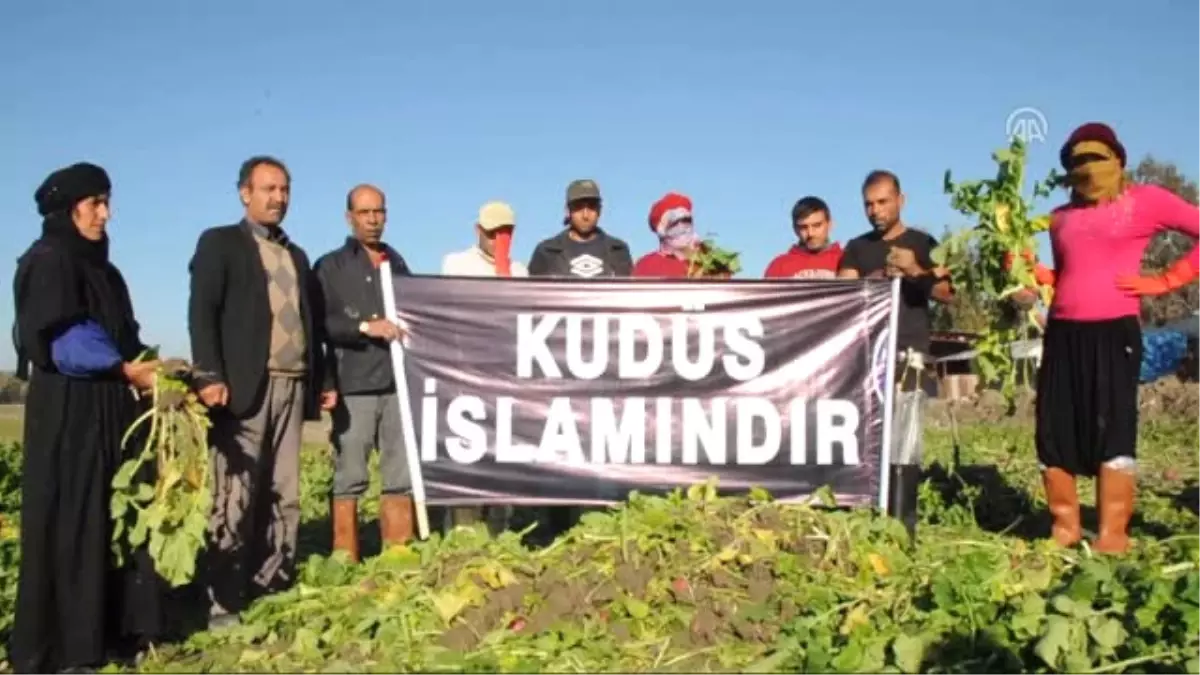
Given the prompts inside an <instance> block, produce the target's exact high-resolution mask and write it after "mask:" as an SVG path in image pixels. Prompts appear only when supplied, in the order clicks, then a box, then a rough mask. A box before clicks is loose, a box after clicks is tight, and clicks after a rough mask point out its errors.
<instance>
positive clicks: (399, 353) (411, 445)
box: [379, 258, 437, 539]
mask: <svg viewBox="0 0 1200 675" xmlns="http://www.w3.org/2000/svg"><path fill="white" fill-rule="evenodd" d="M379 277H380V284H379V285H380V286H382V287H383V313H384V316H386V317H387V320H388V321H391V322H392V323H394V324H396V325H400V318H399V315H398V314H397V312H396V289H395V288H394V287H393V286H392V264H391V263H390V262H389V261H388V260H387V259H386V258H385V259H384V260H383V263H382V264H380V266H379ZM390 345H391V352H392V373H393V377H394V382H395V383H396V401H397V405H399V406H400V426H401V428H402V429H403V430H404V458H405V461H406V462H407V463H408V475H409V477H410V479H411V480H412V494H413V506H414V507H415V509H416V512H417V535H418V536H419V537H420V538H421V539H428V538H429V513H428V512H427V511H426V509H425V478H424V476H423V475H422V474H421V451H420V448H419V447H418V446H417V432H416V428H415V427H414V426H413V416H412V405H410V402H409V397H408V374H407V373H406V372H405V370H404V345H403V344H401V341H400V340H394V341H392V342H391V343H390ZM426 433H437V430H436V429H433V430H426Z"/></svg>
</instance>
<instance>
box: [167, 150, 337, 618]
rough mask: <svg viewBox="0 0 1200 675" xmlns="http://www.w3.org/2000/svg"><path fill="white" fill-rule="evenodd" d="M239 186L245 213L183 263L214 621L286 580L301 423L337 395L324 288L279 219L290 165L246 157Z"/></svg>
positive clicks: (211, 234)
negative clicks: (205, 439) (209, 458)
mask: <svg viewBox="0 0 1200 675" xmlns="http://www.w3.org/2000/svg"><path fill="white" fill-rule="evenodd" d="M237 187H238V195H239V197H240V198H241V202H242V206H243V207H244V208H245V213H244V215H243V216H242V219H241V220H240V222H237V223H234V224H232V225H223V226H219V227H213V228H210V229H208V230H205V231H204V233H203V234H201V235H200V239H199V241H198V242H197V244H196V251H195V253H194V254H193V256H192V260H191V264H190V265H189V271H190V273H191V294H190V298H189V302H188V332H189V334H190V337H191V346H192V360H193V362H194V364H195V366H196V368H197V370H198V371H199V373H198V375H199V378H198V379H199V383H198V387H197V389H198V391H197V393H198V395H199V397H200V400H201V401H203V402H204V404H205V405H206V406H208V407H209V408H210V414H209V417H210V419H211V420H212V425H213V426H212V429H211V430H210V431H209V442H210V444H211V445H212V446H213V447H214V453H213V469H214V476H215V481H216V486H215V494H214V502H213V512H212V519H211V522H210V530H211V531H210V535H211V538H212V542H211V543H210V546H209V552H210V554H211V558H210V560H209V569H208V570H207V572H208V574H209V584H208V585H209V589H208V590H209V595H210V600H211V601H212V606H211V616H210V625H211V626H216V625H220V624H226V623H230V622H233V621H236V615H237V612H239V611H241V610H242V609H244V608H245V607H246V606H247V605H248V604H249V602H250V601H251V600H252V599H253V598H254V596H256V595H260V594H265V593H268V592H272V591H275V590H279V589H282V588H285V587H287V586H289V585H290V584H291V582H292V581H293V579H294V573H295V565H296V544H297V530H298V528H299V525H300V441H301V428H302V425H303V422H304V420H306V419H308V420H316V419H320V413H319V410H318V408H324V409H326V410H329V409H331V408H332V407H333V405H334V403H335V401H336V399H337V393H336V392H335V391H334V387H333V380H332V373H331V372H330V371H329V370H328V369H327V368H326V367H325V365H326V364H325V358H324V355H323V346H324V342H325V340H324V336H323V335H322V333H323V323H322V322H321V321H320V318H321V316H322V315H323V313H324V310H323V306H322V302H321V293H320V288H319V286H318V284H317V283H316V279H315V277H314V276H313V275H312V271H311V269H310V267H309V263H308V257H307V256H306V255H305V253H304V250H303V249H301V248H300V247H299V246H297V245H296V244H294V243H292V241H291V240H290V239H288V236H287V234H285V233H284V231H283V228H282V224H283V219H284V216H285V215H286V214H287V207H288V202H289V198H290V196H291V176H290V174H289V173H288V170H287V168H286V167H285V166H284V164H283V163H282V162H280V161H279V160H277V159H274V158H272V157H266V156H257V157H252V158H250V159H248V160H246V161H245V162H243V163H242V166H241V170H240V171H239V172H238V181H237Z"/></svg>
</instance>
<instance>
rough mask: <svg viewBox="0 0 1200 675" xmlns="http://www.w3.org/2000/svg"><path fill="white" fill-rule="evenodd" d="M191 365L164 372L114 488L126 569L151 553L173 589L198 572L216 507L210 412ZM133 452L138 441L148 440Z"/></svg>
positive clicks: (117, 550)
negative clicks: (142, 553) (194, 386)
mask: <svg viewBox="0 0 1200 675" xmlns="http://www.w3.org/2000/svg"><path fill="white" fill-rule="evenodd" d="M189 375H190V369H189V368H188V367H187V365H186V364H181V363H179V362H174V363H171V362H167V363H164V364H163V365H162V366H160V367H159V370H158V372H157V377H156V378H155V381H154V386H153V389H152V390H151V392H150V393H151V396H150V405H149V409H148V410H147V411H146V412H145V413H143V414H142V415H141V416H139V417H138V418H137V419H136V420H135V421H134V422H133V424H131V425H130V427H129V429H128V430H127V431H126V432H125V436H124V438H122V440H121V445H122V447H123V448H124V449H125V450H126V453H127V454H128V458H127V459H126V461H125V462H124V463H123V464H122V465H121V467H120V469H118V471H117V473H116V475H115V476H114V477H113V481H112V489H113V491H112V498H111V504H110V505H111V510H112V518H113V521H114V523H113V535H112V542H113V552H114V554H115V555H116V558H117V562H118V564H124V563H125V561H126V560H127V559H128V556H129V552H130V551H132V550H134V549H137V548H140V547H142V546H147V548H148V550H149V553H150V557H151V559H153V561H154V566H155V569H156V570H157V571H158V573H159V574H160V575H161V576H162V577H163V578H164V579H166V580H167V581H168V582H169V583H170V584H171V585H172V586H174V587H178V586H182V585H184V584H186V583H188V582H190V581H191V580H192V578H193V577H194V576H195V572H196V557H197V554H198V553H199V551H200V550H201V549H202V548H203V547H204V544H205V541H206V538H207V529H208V516H209V510H210V508H211V506H212V489H211V485H210V480H211V474H212V472H211V467H210V465H209V454H208V429H209V426H210V422H209V419H208V412H207V409H206V408H205V407H204V405H203V404H202V403H201V402H200V401H199V400H198V399H197V397H196V395H195V394H194V393H193V392H192V391H191V388H190V386H189V379H190V377H189ZM143 434H144V440H143V441H142V443H141V448H140V449H138V450H136V452H131V449H130V448H129V447H128V446H129V444H130V440H131V439H134V438H139V440H140V439H141V438H142V437H143Z"/></svg>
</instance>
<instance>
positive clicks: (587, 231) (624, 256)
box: [529, 178, 633, 542]
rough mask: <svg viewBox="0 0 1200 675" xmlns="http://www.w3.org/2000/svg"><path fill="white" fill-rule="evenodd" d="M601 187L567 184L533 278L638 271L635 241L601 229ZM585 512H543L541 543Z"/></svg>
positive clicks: (538, 250) (533, 260)
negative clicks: (559, 226)
mask: <svg viewBox="0 0 1200 675" xmlns="http://www.w3.org/2000/svg"><path fill="white" fill-rule="evenodd" d="M601 204H602V202H601V199H600V187H599V186H598V185H596V181H594V180H590V179H587V178H582V179H579V180H575V181H571V184H570V185H568V186H567V199H566V211H565V214H564V217H563V223H564V224H565V225H566V229H564V230H563V231H562V232H561V233H559V234H557V235H555V236H553V237H550V238H549V239H545V240H543V241H541V242H540V243H539V244H538V245H537V246H536V247H535V248H534V249H533V256H532V257H530V259H529V276H531V277H574V278H576V279H597V278H602V277H628V276H629V275H630V274H631V273H632V272H633V255H632V254H631V253H630V252H629V245H628V244H626V243H625V242H624V241H623V240H621V239H618V238H617V237H614V236H612V235H610V234H608V233H607V232H605V231H604V230H602V229H600V210H601ZM582 513H583V512H582V511H581V510H580V509H579V508H576V507H570V506H551V507H547V508H544V509H542V510H541V511H540V513H539V514H538V515H537V519H538V520H539V521H541V525H542V526H544V527H545V529H544V530H543V531H542V532H535V534H534V536H533V539H534V540H535V541H541V542H548V541H549V540H550V539H552V538H553V537H555V536H558V535H559V534H562V533H563V532H565V531H567V530H569V529H570V528H571V527H572V526H573V525H574V524H575V522H576V521H578V520H579V517H580V516H581V515H582Z"/></svg>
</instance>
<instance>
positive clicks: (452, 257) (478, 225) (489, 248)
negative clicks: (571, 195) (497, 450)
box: [442, 202, 529, 532]
mask: <svg viewBox="0 0 1200 675" xmlns="http://www.w3.org/2000/svg"><path fill="white" fill-rule="evenodd" d="M516 226H517V217H516V214H514V213H513V209H512V207H511V206H509V205H508V204H505V203H504V202H488V203H486V204H484V205H483V206H482V207H481V208H480V209H479V217H478V218H476V219H475V234H476V237H477V241H476V242H475V245H474V246H472V247H471V248H468V249H467V250H465V251H458V252H456V253H450V254H447V255H446V257H445V258H443V259H442V275H443V276H448V277H527V276H529V270H528V269H526V267H525V266H524V265H522V264H521V263H519V262H517V261H515V260H513V259H512V236H513V230H514V229H516ZM509 515H511V514H510V509H508V508H506V507H503V506H500V507H487V508H479V507H470V506H465V507H458V508H453V509H448V510H447V511H446V512H445V516H442V518H444V520H443V523H445V524H447V525H468V524H471V523H475V522H478V521H479V520H480V519H481V518H485V519H487V521H488V525H489V527H490V528H491V529H492V530H493V531H497V532H498V531H500V530H502V529H504V527H505V525H506V524H507V521H508V517H509Z"/></svg>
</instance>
